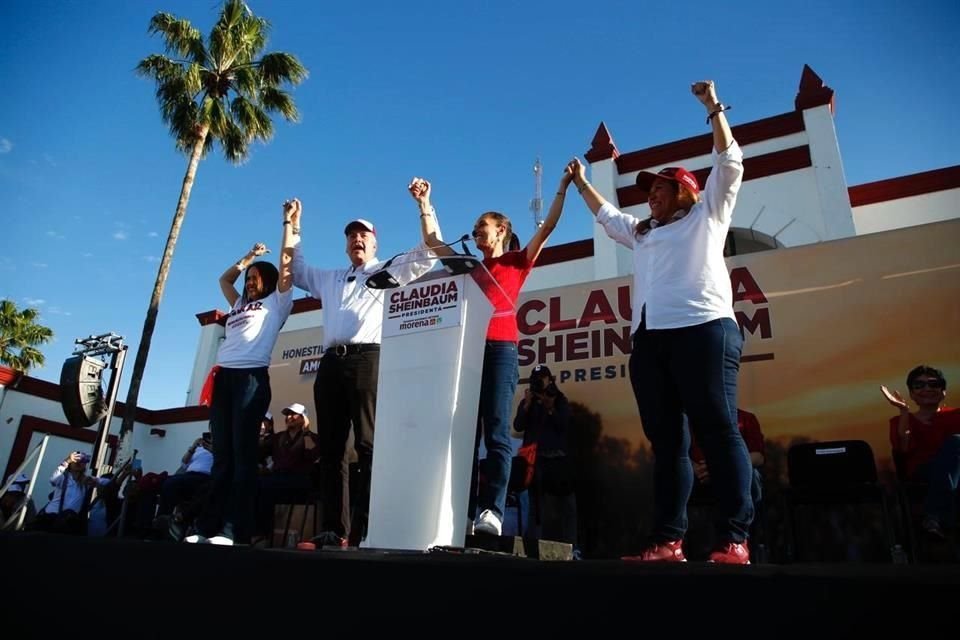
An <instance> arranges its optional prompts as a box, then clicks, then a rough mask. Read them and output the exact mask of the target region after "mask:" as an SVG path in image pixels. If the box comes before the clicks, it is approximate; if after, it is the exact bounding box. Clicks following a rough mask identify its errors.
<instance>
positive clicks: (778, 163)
mask: <svg viewBox="0 0 960 640" xmlns="http://www.w3.org/2000/svg"><path fill="white" fill-rule="evenodd" d="M811 165H812V162H811V160H810V148H809V147H808V146H806V145H804V146H802V147H793V148H792V149H783V150H782V151H774V152H773V153H765V154H763V155H759V156H753V157H752V158H744V160H743V179H744V180H756V179H757V178H765V177H766V176H772V175H776V174H778V173H786V172H788V171H795V170H797V169H804V168H806V167H809V166H811ZM693 175H695V176H696V177H697V182H699V183H700V184H701V185H703V184H706V182H707V176H709V175H710V167H705V168H703V169H697V170H696V171H694V172H693ZM646 201H647V192H646V191H644V190H643V189H642V188H640V187H638V186H637V185H635V184H632V185H629V186H626V187H620V188H619V189H617V202H619V206H620V208H621V209H625V208H627V207H632V206H634V205H637V204H644V203H645V202H646Z"/></svg>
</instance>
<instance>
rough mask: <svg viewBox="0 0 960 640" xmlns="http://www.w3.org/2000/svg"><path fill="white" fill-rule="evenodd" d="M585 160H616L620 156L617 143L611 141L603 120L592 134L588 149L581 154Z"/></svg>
mask: <svg viewBox="0 0 960 640" xmlns="http://www.w3.org/2000/svg"><path fill="white" fill-rule="evenodd" d="M583 157H584V158H586V160H587V162H590V163H593V162H600V161H601V160H610V159H613V160H616V159H617V158H618V157H620V151H619V150H618V149H617V144H616V143H615V142H614V141H613V136H611V135H610V132H609V131H607V125H606V124H604V123H603V122H601V123H600V126H599V127H597V132H596V133H595V134H594V135H593V140H592V141H591V142H590V149H589V150H588V151H587V153H586V154H584V156H583Z"/></svg>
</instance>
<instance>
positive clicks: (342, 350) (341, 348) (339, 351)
mask: <svg viewBox="0 0 960 640" xmlns="http://www.w3.org/2000/svg"><path fill="white" fill-rule="evenodd" d="M333 353H334V355H337V356H339V357H341V358H342V357H344V356H345V355H347V345H345V344H338V345H337V346H335V347H334V348H333Z"/></svg>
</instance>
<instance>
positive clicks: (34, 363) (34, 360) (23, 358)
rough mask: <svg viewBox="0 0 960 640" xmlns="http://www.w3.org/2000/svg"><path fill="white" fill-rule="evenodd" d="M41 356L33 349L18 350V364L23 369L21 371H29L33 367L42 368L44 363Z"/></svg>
mask: <svg viewBox="0 0 960 640" xmlns="http://www.w3.org/2000/svg"><path fill="white" fill-rule="evenodd" d="M44 361H45V360H44V357H43V354H42V353H40V351H38V350H37V349H34V348H33V347H24V348H22V349H20V363H21V366H23V367H24V369H23V370H26V369H31V368H33V367H42V366H43V363H44Z"/></svg>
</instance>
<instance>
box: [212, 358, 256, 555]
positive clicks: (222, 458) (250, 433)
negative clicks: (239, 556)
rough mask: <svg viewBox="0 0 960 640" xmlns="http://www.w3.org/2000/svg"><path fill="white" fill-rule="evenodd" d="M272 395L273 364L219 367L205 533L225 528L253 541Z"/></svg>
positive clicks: (243, 540)
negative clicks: (260, 457) (261, 449)
mask: <svg viewBox="0 0 960 640" xmlns="http://www.w3.org/2000/svg"><path fill="white" fill-rule="evenodd" d="M270 398H271V392H270V375H269V373H268V372H267V367H258V368H255V369H230V368H226V367H224V368H221V369H220V370H219V371H217V375H216V377H215V378H214V380H213V402H212V403H211V405H210V435H211V438H212V443H213V468H212V469H211V471H210V495H209V501H208V503H207V505H206V508H205V509H204V512H203V515H202V516H201V517H200V522H199V526H198V528H199V530H200V533H202V534H203V535H205V536H211V535H216V534H217V533H218V532H222V533H224V534H225V535H227V536H228V537H232V538H233V540H234V541H235V542H238V543H247V542H249V541H250V536H251V535H252V533H253V523H254V509H255V503H256V497H257V461H258V454H259V451H258V446H259V441H260V423H261V422H262V421H263V415H264V414H265V413H266V412H267V409H268V408H269V407H270Z"/></svg>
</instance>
